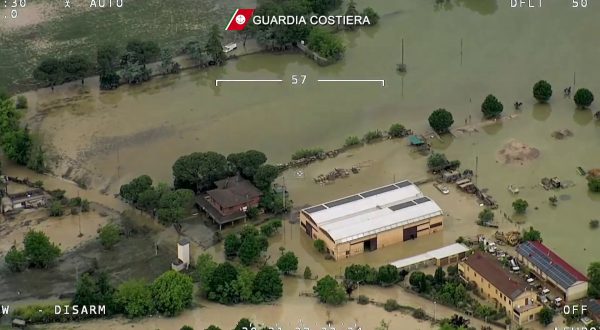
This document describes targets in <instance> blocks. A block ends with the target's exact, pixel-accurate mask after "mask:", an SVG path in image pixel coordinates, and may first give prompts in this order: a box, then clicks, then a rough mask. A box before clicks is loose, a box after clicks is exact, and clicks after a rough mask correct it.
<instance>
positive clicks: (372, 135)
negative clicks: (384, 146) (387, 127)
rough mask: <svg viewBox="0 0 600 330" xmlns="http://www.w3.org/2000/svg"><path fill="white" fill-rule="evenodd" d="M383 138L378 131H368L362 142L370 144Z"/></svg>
mask: <svg viewBox="0 0 600 330" xmlns="http://www.w3.org/2000/svg"><path fill="white" fill-rule="evenodd" d="M382 137H383V133H382V132H381V131H380V130H376V131H369V132H367V134H365V136H364V140H365V142H367V143H371V142H373V141H375V140H378V139H381V138H382Z"/></svg>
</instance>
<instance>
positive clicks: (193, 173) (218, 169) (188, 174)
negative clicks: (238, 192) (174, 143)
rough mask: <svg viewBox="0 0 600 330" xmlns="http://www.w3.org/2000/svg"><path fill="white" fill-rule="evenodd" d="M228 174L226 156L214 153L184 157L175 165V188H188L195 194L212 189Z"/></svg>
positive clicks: (199, 153) (197, 153) (198, 153)
mask: <svg viewBox="0 0 600 330" xmlns="http://www.w3.org/2000/svg"><path fill="white" fill-rule="evenodd" d="M228 174H229V169H228V164H227V159H226V158H225V156H223V155H221V154H218V153H216V152H212V151H209V152H195V153H192V154H189V155H186V156H182V157H179V159H177V161H176V162H175V164H173V177H174V178H175V183H174V185H175V188H188V189H192V190H194V191H195V192H200V191H203V190H204V189H206V188H209V187H211V186H212V185H213V183H214V182H215V181H217V180H221V179H223V178H225V177H227V175H228Z"/></svg>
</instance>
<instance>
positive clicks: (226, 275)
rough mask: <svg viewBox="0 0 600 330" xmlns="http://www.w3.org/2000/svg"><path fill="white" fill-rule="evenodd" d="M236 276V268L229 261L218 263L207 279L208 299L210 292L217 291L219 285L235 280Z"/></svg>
mask: <svg viewBox="0 0 600 330" xmlns="http://www.w3.org/2000/svg"><path fill="white" fill-rule="evenodd" d="M237 277H238V271H237V269H236V268H235V267H234V266H233V265H232V264H230V263H229V262H224V263H222V264H220V265H218V266H217V267H216V268H215V269H214V271H213V272H212V275H211V276H210V279H209V281H208V285H207V289H208V290H207V291H208V292H209V299H210V293H211V292H218V290H219V287H223V286H225V285H226V284H228V283H231V282H233V281H235V280H236V279H237ZM212 300H215V299H212Z"/></svg>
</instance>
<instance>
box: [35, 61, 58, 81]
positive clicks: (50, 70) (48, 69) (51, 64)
mask: <svg viewBox="0 0 600 330" xmlns="http://www.w3.org/2000/svg"><path fill="white" fill-rule="evenodd" d="M33 78H34V79H35V80H37V81H39V82H41V83H43V84H45V85H46V86H51V85H57V84H61V83H62V82H63V79H64V72H63V65H62V63H61V61H60V60H59V59H56V58H45V59H43V60H42V61H41V62H40V64H39V65H38V67H37V68H36V69H35V70H34V71H33Z"/></svg>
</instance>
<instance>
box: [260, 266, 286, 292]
mask: <svg viewBox="0 0 600 330" xmlns="http://www.w3.org/2000/svg"><path fill="white" fill-rule="evenodd" d="M253 285H254V294H255V295H258V296H259V297H261V298H262V300H263V301H272V300H275V299H279V298H280V297H281V295H282V294H283V282H282V281H281V277H280V276H279V272H278V271H277V269H276V268H275V267H273V266H269V265H267V266H263V267H262V268H261V269H260V270H259V271H258V273H256V277H255V278H254V284H253Z"/></svg>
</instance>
